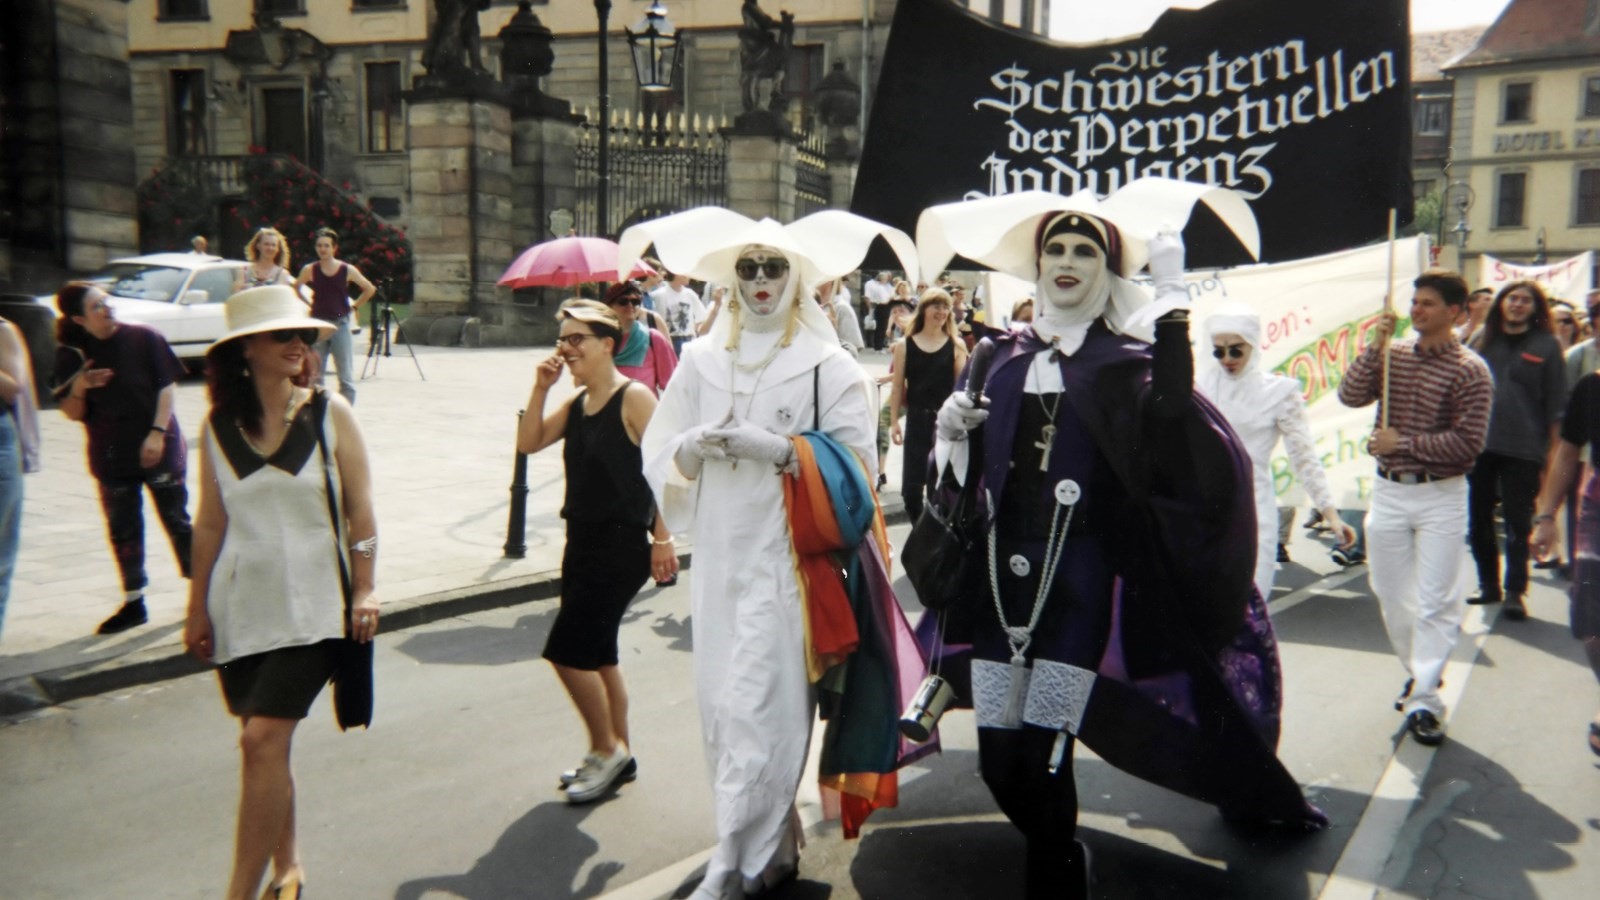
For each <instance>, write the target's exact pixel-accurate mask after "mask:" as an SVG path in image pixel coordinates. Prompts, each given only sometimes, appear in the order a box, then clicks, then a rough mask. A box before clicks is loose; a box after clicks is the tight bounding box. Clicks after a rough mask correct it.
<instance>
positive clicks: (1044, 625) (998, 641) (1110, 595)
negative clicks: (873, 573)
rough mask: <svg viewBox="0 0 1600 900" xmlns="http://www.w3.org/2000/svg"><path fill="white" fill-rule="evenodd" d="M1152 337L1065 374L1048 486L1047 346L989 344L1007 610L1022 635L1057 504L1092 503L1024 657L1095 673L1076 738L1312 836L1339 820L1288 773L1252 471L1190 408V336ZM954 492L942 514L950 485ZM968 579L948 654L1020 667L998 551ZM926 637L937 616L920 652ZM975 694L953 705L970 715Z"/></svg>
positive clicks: (1090, 339)
mask: <svg viewBox="0 0 1600 900" xmlns="http://www.w3.org/2000/svg"><path fill="white" fill-rule="evenodd" d="M1159 329H1160V331H1159V336H1158V339H1157V343H1156V345H1149V344H1145V343H1143V342H1141V341H1137V340H1134V339H1131V338H1127V337H1123V336H1120V335H1116V334H1114V333H1112V332H1111V331H1109V330H1108V329H1106V328H1105V327H1104V326H1103V325H1102V324H1100V323H1098V322H1097V323H1096V324H1095V325H1094V327H1092V328H1091V330H1090V332H1089V334H1088V336H1087V338H1086V339H1085V341H1084V344H1083V346H1082V347H1081V348H1080V349H1079V350H1078V352H1077V353H1075V354H1074V355H1073V356H1071V357H1064V358H1061V359H1060V361H1059V362H1058V366H1059V367H1060V371H1061V376H1062V383H1063V385H1064V390H1063V393H1062V395H1061V400H1060V402H1059V403H1058V404H1054V409H1053V412H1054V424H1056V425H1057V427H1058V432H1057V434H1056V438H1055V445H1054V447H1053V448H1052V452H1051V453H1050V457H1049V464H1048V471H1047V472H1044V473H1038V472H1037V468H1038V464H1039V459H1040V452H1039V449H1038V448H1037V447H1036V445H1034V441H1036V440H1038V439H1039V434H1040V433H1039V431H1038V430H1037V426H1039V425H1040V424H1043V423H1044V422H1045V421H1048V420H1047V419H1044V418H1042V416H1045V415H1048V414H1049V413H1050V412H1051V406H1052V404H1051V403H1049V402H1047V401H1049V400H1051V399H1053V398H1054V396H1055V395H1045V396H1043V397H1041V396H1040V395H1036V394H1032V395H1030V394H1026V393H1025V392H1024V390H1023V386H1024V383H1025V379H1026V377H1027V372H1028V368H1029V365H1030V363H1031V361H1032V360H1033V358H1034V354H1035V353H1037V352H1038V351H1041V350H1045V349H1048V345H1047V344H1045V343H1043V342H1042V341H1040V339H1039V338H1038V337H1037V336H1036V335H1035V333H1034V332H1033V330H1032V329H1027V330H1024V331H1022V332H1019V333H1015V334H1003V335H999V336H997V337H995V338H992V339H991V340H993V341H994V343H995V344H996V345H997V346H996V352H995V355H994V360H993V363H992V366H991V370H990V375H989V381H988V385H987V389H986V391H985V394H986V396H987V397H988V398H989V402H990V406H989V409H990V415H989V419H988V421H987V422H986V423H985V424H984V426H983V430H982V440H983V460H984V462H983V474H982V481H981V486H982V487H983V488H984V489H985V491H986V492H987V496H988V497H989V498H991V499H992V501H993V502H994V503H995V504H996V505H997V506H998V510H997V511H996V515H995V516H994V517H993V519H992V521H994V522H995V523H996V525H995V528H996V529H997V530H996V544H997V553H996V563H997V565H996V576H995V578H996V581H997V582H998V583H999V585H1000V593H1001V602H1002V603H1003V604H1004V606H1005V608H1006V612H1007V617H1008V619H1009V621H1010V623H1011V624H1012V625H1018V624H1026V622H1027V621H1028V617H1029V613H1030V611H1031V610H1032V608H1033V605H1034V601H1035V596H1036V590H1037V584H1038V580H1039V579H1038V576H1039V573H1040V571H1041V570H1042V569H1043V568H1044V563H1045V560H1044V558H1043V557H1044V553H1043V550H1044V543H1045V542H1044V540H1043V539H1042V537H1043V534H1044V533H1045V532H1046V531H1048V526H1047V523H1048V521H1049V516H1050V513H1051V511H1053V509H1054V508H1055V504H1056V497H1055V488H1056V487H1057V486H1058V485H1060V484H1061V483H1062V481H1063V480H1066V479H1070V480H1072V481H1073V482H1075V483H1076V484H1077V485H1078V486H1079V487H1080V488H1081V492H1082V494H1081V499H1080V500H1079V502H1078V505H1077V506H1076V507H1075V508H1074V511H1073V513H1074V518H1073V522H1072V525H1071V527H1070V529H1068V531H1067V535H1068V536H1067V539H1066V542H1065V545H1064V549H1063V551H1062V557H1061V562H1060V564H1059V568H1058V570H1057V572H1056V575H1055V578H1054V581H1053V583H1052V587H1051V590H1050V594H1049V597H1048V599H1047V601H1046V603H1045V605H1044V608H1043V612H1042V614H1041V617H1040V620H1039V624H1038V626H1037V627H1036V628H1035V630H1034V633H1033V642H1032V645H1031V647H1030V648H1029V650H1028V653H1027V656H1028V658H1029V660H1030V662H1031V663H1035V664H1036V663H1038V662H1039V661H1041V660H1049V661H1052V662H1058V663H1066V664H1069V665H1072V666H1076V667H1080V668H1082V669H1087V670H1090V671H1092V672H1094V673H1095V680H1094V686H1093V689H1092V691H1091V692H1090V693H1089V695H1088V700H1087V704H1086V706H1084V707H1083V711H1082V717H1081V719H1080V720H1079V721H1078V723H1077V729H1076V733H1077V736H1078V738H1079V739H1081V740H1083V741H1084V742H1085V743H1087V744H1088V745H1089V746H1090V747H1091V748H1092V749H1093V750H1094V751H1095V752H1096V753H1097V754H1098V755H1099V756H1101V758H1103V759H1105V760H1106V761H1107V762H1110V763H1112V764H1113V765H1116V766H1117V767H1118V768H1121V769H1123V770H1125V771H1127V772H1129V773H1131V774H1133V775H1136V776H1138V777H1140V778H1143V779H1145V780H1147V781H1150V782H1152V783H1155V784H1159V785H1162V786H1163V787H1167V788H1169V789H1172V790H1175V791H1178V792H1180V793H1183V794H1185V795H1187V796H1190V797H1193V798H1195V799H1198V800H1201V801H1203V802H1207V803H1212V804H1215V805H1217V806H1218V807H1220V808H1221V809H1222V811H1223V813H1224V814H1225V815H1227V816H1229V817H1231V818H1237V819H1247V820H1256V821H1267V822H1278V823H1286V824H1292V825H1294V826H1297V827H1305V828H1315V827H1319V826H1320V825H1322V824H1325V822H1326V819H1325V818H1324V817H1323V816H1322V814H1321V813H1320V811H1318V810H1316V809H1315V807H1312V806H1310V805H1309V804H1308V803H1306V801H1305V799H1304V797H1303V796H1302V794H1301V791H1300V788H1299V786H1298V785H1297V784H1296V783H1295V781H1294V779H1293V778H1292V777H1291V776H1290V775H1289V773H1288V771H1287V770H1285V769H1284V767H1283V765H1282V764H1281V763H1280V762H1279V761H1278V759H1277V757H1276V755H1275V747H1276V745H1277V738H1278V726H1279V710H1280V708H1281V700H1282V690H1281V678H1280V670H1279V665H1278V656H1277V646H1276V642H1275V640H1274V638H1273V633H1272V626H1271V623H1270V621H1269V619H1268V618H1267V611H1266V606H1265V604H1264V603H1263V602H1262V600H1261V598H1260V596H1259V595H1258V594H1257V592H1256V590H1255V587H1254V583H1253V576H1254V560H1255V545H1256V523H1255V511H1254V506H1253V504H1252V501H1251V497H1252V491H1251V477H1250V461H1249V457H1248V455H1247V454H1246V452H1245V450H1244V449H1243V447H1242V446H1240V445H1239V443H1238V439H1237V438H1236V437H1235V435H1234V434H1233V432H1232V430H1231V429H1230V428H1229V427H1228V425H1227V423H1226V422H1225V421H1224V419H1223V417H1222V415H1221V414H1220V413H1218V412H1217V410H1216V409H1215V408H1214V407H1212V406H1211V405H1210V404H1209V403H1208V402H1207V401H1206V400H1205V399H1204V398H1202V397H1200V396H1198V395H1195V394H1194V393H1193V391H1192V387H1191V386H1192V383H1193V380H1192V368H1193V361H1192V357H1191V355H1190V349H1189V343H1188V336H1187V326H1186V324H1184V323H1181V322H1180V323H1164V324H1163V325H1161V326H1159ZM963 380H964V379H963ZM1035 407H1037V408H1035ZM1024 423H1026V428H1024ZM1019 429H1023V430H1024V431H1025V433H1019ZM1030 448H1032V449H1030ZM1019 485H1021V486H1022V487H1019ZM941 487H942V490H943V491H944V496H943V497H942V499H944V500H945V501H946V503H948V502H949V500H950V499H951V496H953V492H954V484H953V482H952V481H951V480H949V479H946V480H945V482H944V483H943V484H942V486H941ZM947 508H948V506H947ZM1018 523H1021V524H1020V525H1019V524H1018ZM1041 523H1046V524H1043V525H1042V524H1041ZM1019 559H1020V560H1022V561H1025V562H1022V561H1019ZM968 562H969V565H967V567H966V575H965V576H964V579H963V580H964V583H965V585H966V586H967V588H968V591H967V594H968V596H969V598H970V599H969V600H968V601H967V602H966V603H964V604H962V608H961V610H960V611H959V612H958V613H953V614H952V618H951V620H950V622H949V624H948V632H947V637H946V641H947V644H946V650H947V653H948V651H950V650H953V649H954V648H953V647H951V646H950V645H952V644H956V643H966V642H969V641H970V643H971V646H972V650H971V655H972V657H973V658H974V659H979V660H992V661H996V662H1001V663H1004V662H1007V661H1008V660H1009V656H1010V651H1009V648H1008V645H1007V643H1006V640H1005V635H1004V633H1003V632H1002V631H1001V629H1000V625H999V620H998V616H997V615H996V612H995V609H994V604H995V601H994V600H993V597H992V592H991V590H990V586H989V577H990V576H989V560H988V559H987V548H986V547H982V546H981V545H980V549H979V551H978V552H977V553H975V554H974V556H973V558H972V559H970V560H969V561H968ZM932 625H933V623H932V617H931V616H929V617H927V619H926V620H925V621H924V623H923V626H924V627H923V628H922V629H920V630H921V632H922V633H923V634H924V636H931V634H932V633H933V628H932ZM930 642H931V641H930ZM1035 668H1036V669H1037V667H1035ZM945 671H946V672H947V673H949V672H951V666H950V663H949V661H947V663H946V665H945ZM962 682H964V679H961V680H960V681H958V691H959V692H960V693H962V695H963V696H964V697H971V696H972V694H971V689H970V686H969V685H968V684H965V683H962Z"/></svg>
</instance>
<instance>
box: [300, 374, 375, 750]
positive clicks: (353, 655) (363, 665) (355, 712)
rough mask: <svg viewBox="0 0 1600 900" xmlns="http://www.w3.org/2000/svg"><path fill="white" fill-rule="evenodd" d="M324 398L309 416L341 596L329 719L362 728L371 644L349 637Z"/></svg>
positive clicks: (346, 575)
mask: <svg viewBox="0 0 1600 900" xmlns="http://www.w3.org/2000/svg"><path fill="white" fill-rule="evenodd" d="M327 411H328V395H327V394H324V393H323V392H322V390H321V389H318V390H317V392H316V394H315V395H313V397H312V409H311V412H312V417H313V418H314V419H315V420H316V426H317V449H318V450H320V451H321V453H322V482H323V484H324V485H325V486H326V488H327V494H328V520H329V523H330V524H331V525H332V526H333V550H334V556H335V557H337V558H338V560H339V588H340V590H341V591H342V592H343V593H344V638H343V639H342V640H340V641H339V643H338V652H337V656H336V657H335V659H334V666H333V678H332V682H333V716H334V718H335V719H336V720H338V722H339V729H340V730H341V731H345V730H348V729H351V728H366V727H368V726H370V725H371V724H372V696H373V688H372V643H373V642H372V641H367V642H366V643H362V642H360V641H358V640H356V639H355V638H353V637H351V636H350V608H351V604H352V603H353V602H354V601H353V599H352V597H351V590H350V570H349V569H348V568H347V567H346V565H345V559H344V547H343V545H342V544H340V542H339V535H340V534H341V533H342V532H343V530H344V529H342V528H340V527H339V522H340V518H339V501H338V500H337V499H336V498H335V497H334V491H333V460H332V459H331V458H330V457H329V454H328V440H327V437H326V436H325V435H324V434H323V433H322V419H323V417H324V416H326V415H327Z"/></svg>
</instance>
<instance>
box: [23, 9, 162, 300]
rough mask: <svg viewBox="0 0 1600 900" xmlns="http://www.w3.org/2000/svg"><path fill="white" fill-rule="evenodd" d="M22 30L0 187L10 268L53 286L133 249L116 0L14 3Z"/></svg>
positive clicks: (126, 80) (129, 121)
mask: <svg viewBox="0 0 1600 900" xmlns="http://www.w3.org/2000/svg"><path fill="white" fill-rule="evenodd" d="M7 18H8V20H9V21H8V23H7V24H8V26H9V27H11V28H13V29H16V33H18V34H27V35H29V44H28V47H27V52H26V53H21V52H17V53H15V58H14V59H12V60H8V62H7V65H8V71H7V73H6V91H7V94H8V97H7V102H8V107H9V108H8V110H7V116H8V122H7V135H6V143H7V146H6V148H5V149H6V153H5V163H4V165H5V166H6V173H5V187H6V192H7V195H8V196H7V197H6V198H5V199H6V201H7V205H8V206H9V207H10V210H11V212H12V216H13V221H12V223H11V232H12V234H11V260H10V276H11V280H12V282H13V285H14V286H15V287H17V288H19V289H21V290H24V291H30V292H32V291H39V292H43V291H47V290H53V289H54V288H55V287H56V286H58V285H59V283H60V282H61V281H62V280H64V279H65V278H67V277H70V276H72V275H82V274H87V273H89V272H93V271H95V270H97V269H99V268H101V267H103V266H104V265H105V263H106V262H107V261H108V260H110V259H112V258H115V257H118V256H125V255H128V254H131V253H134V252H137V247H138V238H137V228H138V225H137V214H138V210H137V206H136V202H135V199H134V179H135V170H134V156H133V150H132V146H133V107H132V104H131V102H130V99H131V92H132V79H131V76H130V73H129V69H128V63H127V58H128V43H127V5H126V3H125V0H57V2H54V3H52V2H49V0H14V2H13V3H11V4H8V16H7Z"/></svg>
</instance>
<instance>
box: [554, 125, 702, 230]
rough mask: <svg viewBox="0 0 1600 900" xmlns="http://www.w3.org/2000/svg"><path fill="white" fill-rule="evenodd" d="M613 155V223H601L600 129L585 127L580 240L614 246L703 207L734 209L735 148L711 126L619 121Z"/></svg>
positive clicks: (577, 220)
mask: <svg viewBox="0 0 1600 900" xmlns="http://www.w3.org/2000/svg"><path fill="white" fill-rule="evenodd" d="M611 118H612V124H611V128H610V133H611V145H610V148H609V155H610V166H609V168H610V170H611V190H610V192H609V193H610V197H609V202H608V204H607V206H608V209H607V216H606V218H607V219H608V220H609V221H607V222H604V223H601V222H599V221H597V211H596V208H595V207H596V202H595V201H596V198H597V196H598V195H599V190H600V189H599V185H600V128H599V123H598V122H596V121H594V120H593V119H589V120H586V121H585V122H584V123H583V126H582V128H581V130H580V131H579V134H578V147H577V189H578V204H577V209H576V210H575V211H574V216H573V218H574V226H575V227H576V229H577V231H578V233H579V234H588V235H603V236H605V237H611V238H615V237H616V236H617V235H618V234H620V233H621V232H622V230H623V229H624V228H627V227H628V226H629V225H632V224H634V223H635V222H641V221H644V220H646V219H651V218H655V217H657V216H663V215H666V214H668V213H673V212H678V211H680V210H685V209H691V208H693V207H696V206H725V205H726V204H727V198H728V190H727V164H728V142H727V139H726V138H724V137H723V136H722V135H721V134H720V133H719V131H718V129H719V127H723V128H725V127H727V123H726V122H723V123H721V125H720V126H719V125H718V124H717V123H716V122H714V121H712V120H711V119H709V118H708V119H706V120H705V121H704V122H702V121H701V119H700V117H699V116H698V115H697V116H694V117H693V118H692V119H691V118H689V117H688V116H687V115H685V114H682V113H680V114H678V115H677V116H671V115H668V116H666V117H665V118H657V117H656V116H654V115H652V116H651V117H650V118H649V119H648V120H647V119H646V118H645V116H644V114H643V113H637V114H630V113H627V112H623V113H620V114H618V113H615V112H613V114H612V117H611Z"/></svg>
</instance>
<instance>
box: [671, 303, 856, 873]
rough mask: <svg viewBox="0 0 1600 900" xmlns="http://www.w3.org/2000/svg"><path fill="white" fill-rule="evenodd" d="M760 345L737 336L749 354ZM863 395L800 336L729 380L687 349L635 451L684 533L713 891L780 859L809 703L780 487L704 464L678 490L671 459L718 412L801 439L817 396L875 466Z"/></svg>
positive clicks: (706, 352)
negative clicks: (690, 542) (690, 555)
mask: <svg viewBox="0 0 1600 900" xmlns="http://www.w3.org/2000/svg"><path fill="white" fill-rule="evenodd" d="M758 340H759V337H757V336H753V335H749V334H747V335H746V336H745V341H746V343H747V345H753V344H755V343H757V341H758ZM768 346H770V342H769V343H768ZM753 350H754V347H753V346H747V348H746V350H745V353H744V354H743V355H744V356H745V357H749V356H755V355H757V354H755V353H753V352H752V351H753ZM814 369H816V370H817V379H816V383H815V385H816V386H815V388H813V377H812V372H813V370H814ZM867 384H868V382H867V380H866V377H865V374H864V373H863V371H862V369H861V367H860V366H859V365H857V364H856V362H855V361H854V360H853V359H851V358H850V356H849V354H848V353H846V352H845V351H844V350H843V349H842V348H840V347H839V345H838V344H837V343H832V342H828V341H824V340H822V339H820V338H818V337H817V336H816V335H815V334H814V333H812V332H810V331H808V330H805V329H802V330H801V331H800V332H799V333H798V334H797V335H796V337H795V339H794V342H793V343H792V344H791V345H790V346H789V347H787V348H785V349H783V350H782V351H780V352H779V353H778V355H777V356H776V357H774V359H773V360H772V362H771V364H770V365H768V367H767V368H766V370H765V371H764V372H743V371H736V370H735V369H734V366H733V364H732V360H731V357H730V354H729V352H728V351H727V350H726V349H724V347H723V346H722V342H721V341H711V340H699V341H694V342H692V343H690V344H688V345H687V346H685V347H684V355H683V358H682V359H681V360H680V361H679V364H678V368H677V371H675V372H674V373H673V376H672V381H671V382H669V383H668V385H667V389H666V391H665V393H663V394H662V396H661V404H660V406H659V407H658V408H657V409H656V412H655V415H654V416H653V417H652V419H651V421H650V426H649V428H647V429H646V431H645V434H644V437H643V440H642V442H641V444H642V447H643V450H644V458H645V477H646V478H647V479H648V480H649V482H650V486H651V488H652V489H653V490H654V492H655V495H656V500H657V503H658V504H659V508H660V510H661V514H662V517H663V518H664V520H665V522H666V525H667V527H668V528H670V529H671V530H672V531H674V532H692V533H693V534H694V566H693V568H692V569H691V572H690V574H691V578H690V596H691V608H692V610H693V616H694V618H693V635H694V654H695V685H696V692H697V695H698V698H699V705H700V729H701V735H702V738H703V740H704V743H705V750H706V762H707V765H708V767H709V769H710V774H711V783H712V789H713V791H714V793H715V797H716V816H717V837H718V844H717V849H716V851H715V852H714V853H713V855H712V858H711V861H710V863H709V866H708V868H707V880H708V883H711V884H716V883H719V882H720V880H721V878H722V877H723V876H724V875H725V874H726V873H729V872H733V871H737V872H739V873H740V874H741V875H742V876H744V877H746V878H754V877H756V876H757V875H759V874H760V873H761V871H762V869H763V868H764V867H765V866H766V865H767V863H768V861H769V860H770V859H771V858H772V856H773V854H774V852H775V851H776V850H777V849H778V845H779V842H780V840H781V839H782V838H783V835H784V829H785V827H786V826H787V823H788V817H789V813H790V810H791V808H792V807H793V804H794V798H795V792H796V791H797V790H798V789H799V786H800V778H801V774H802V770H803V769H804V767H805V760H806V749H807V744H808V743H809V740H810V729H811V722H812V718H813V700H812V693H811V688H810V685H809V684H808V682H807V680H806V671H805V657H804V648H803V646H802V641H803V638H804V625H803V622H802V617H801V610H800V590H799V584H798V574H797V572H796V570H795V566H794V559H793V554H792V553H791V550H790V538H789V526H788V520H787V516H786V515H785V511H784V503H783V485H782V482H781V480H780V476H779V475H778V474H776V472H775V471H774V469H773V466H772V465H771V464H769V463H762V462H753V461H748V460H747V461H744V462H740V463H739V464H738V466H737V467H735V466H734V465H733V464H732V463H730V462H715V461H707V462H706V463H705V467H704V469H703V470H702V471H701V473H700V476H699V477H698V478H697V479H694V480H690V479H688V478H685V477H684V476H683V474H682V473H681V472H679V471H678V468H677V464H676V463H675V461H674V454H675V453H676V452H677V450H678V447H679V445H680V444H681V443H682V441H683V438H684V434H683V433H684V431H685V430H686V429H688V428H691V427H693V426H695V425H715V424H718V423H720V422H722V421H723V420H724V418H725V417H726V416H727V415H728V413H729V411H730V409H731V410H732V411H733V412H734V414H735V416H736V417H737V418H739V419H740V420H744V421H748V422H750V423H752V424H755V425H758V426H761V427H763V428H766V429H768V430H770V431H773V432H775V433H778V434H784V435H792V434H799V433H800V432H802V431H807V430H810V429H811V428H812V425H813V408H814V404H813V402H812V398H813V391H814V390H815V395H816V396H817V397H819V398H820V400H821V407H822V412H821V425H822V431H824V432H826V433H827V434H828V435H830V436H831V437H833V438H834V439H835V440H837V441H839V442H840V443H841V444H843V445H844V446H846V447H849V448H850V449H851V450H853V451H855V453H856V455H857V456H859V457H860V458H861V459H862V460H863V461H865V463H866V464H867V466H868V468H869V469H873V468H875V465H876V461H877V450H876V443H875V441H876V437H877V421H876V416H874V415H873V413H872V409H871V406H870V404H869V403H868V396H869V395H868V391H867ZM870 477H871V478H873V479H875V478H876V472H875V471H874V472H873V473H872V475H871V476H870Z"/></svg>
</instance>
